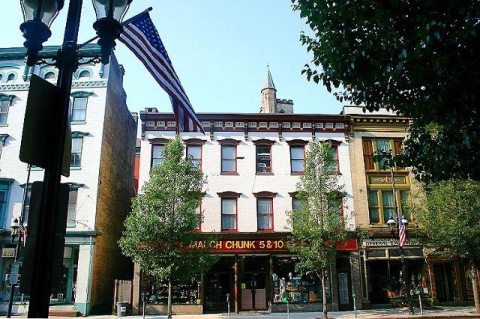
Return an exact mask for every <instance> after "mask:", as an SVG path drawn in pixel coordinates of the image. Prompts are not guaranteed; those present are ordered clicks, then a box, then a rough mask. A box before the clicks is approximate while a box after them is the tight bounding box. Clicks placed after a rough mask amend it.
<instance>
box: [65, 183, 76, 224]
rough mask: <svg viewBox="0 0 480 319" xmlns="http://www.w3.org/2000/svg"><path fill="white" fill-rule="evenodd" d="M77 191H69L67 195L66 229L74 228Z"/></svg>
mask: <svg viewBox="0 0 480 319" xmlns="http://www.w3.org/2000/svg"><path fill="white" fill-rule="evenodd" d="M77 195H78V191H77V190H71V191H70V193H69V194H68V211H67V227H75V225H76V224H75V219H76V217H77Z"/></svg>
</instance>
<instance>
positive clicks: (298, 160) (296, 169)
mask: <svg viewBox="0 0 480 319" xmlns="http://www.w3.org/2000/svg"><path fill="white" fill-rule="evenodd" d="M290 167H291V172H292V173H303V170H304V167H305V146H304V145H292V146H290Z"/></svg>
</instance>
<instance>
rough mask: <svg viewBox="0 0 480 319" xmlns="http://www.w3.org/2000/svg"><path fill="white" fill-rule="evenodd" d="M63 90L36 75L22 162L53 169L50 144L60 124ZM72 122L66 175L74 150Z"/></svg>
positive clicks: (65, 158)
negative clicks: (61, 93)
mask: <svg viewBox="0 0 480 319" xmlns="http://www.w3.org/2000/svg"><path fill="white" fill-rule="evenodd" d="M58 101H59V92H58V89H57V87H56V86H55V85H54V84H52V83H50V82H48V81H47V80H44V79H42V78H41V77H39V76H37V75H35V74H32V77H31V79H30V89H29V91H28V99H27V108H26V110H25V119H24V121H23V134H22V143H21V146H20V160H21V161H22V162H25V163H28V164H31V165H35V166H38V167H42V168H45V169H46V168H50V166H51V165H52V164H53V163H48V154H49V153H50V145H51V143H52V141H54V140H55V138H54V137H53V136H52V134H53V132H54V131H55V129H54V128H55V127H58V126H59V125H60V122H59V121H60V119H59V118H58V117H59V116H58V115H59V114H61V110H59V108H60V107H63V105H60V103H59V102H58ZM71 144H72V141H71V132H70V124H68V125H67V133H66V135H65V150H64V155H63V165H62V171H61V172H60V173H61V174H62V175H63V176H66V177H68V176H70V153H71V149H72V146H71Z"/></svg>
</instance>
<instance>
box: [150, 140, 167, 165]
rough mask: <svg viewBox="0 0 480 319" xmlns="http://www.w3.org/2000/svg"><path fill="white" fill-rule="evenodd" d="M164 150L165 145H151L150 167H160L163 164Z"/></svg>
mask: <svg viewBox="0 0 480 319" xmlns="http://www.w3.org/2000/svg"><path fill="white" fill-rule="evenodd" d="M164 149H165V144H153V145H152V167H153V166H155V165H160V164H162V162H163V158H164V157H163V150H164Z"/></svg>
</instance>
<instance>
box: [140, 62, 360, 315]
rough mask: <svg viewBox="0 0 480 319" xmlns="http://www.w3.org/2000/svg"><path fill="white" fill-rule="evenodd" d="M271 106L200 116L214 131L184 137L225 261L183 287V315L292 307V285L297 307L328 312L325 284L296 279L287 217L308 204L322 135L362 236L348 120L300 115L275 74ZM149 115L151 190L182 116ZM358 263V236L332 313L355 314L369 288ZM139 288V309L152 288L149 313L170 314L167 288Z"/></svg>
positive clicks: (348, 250)
mask: <svg viewBox="0 0 480 319" xmlns="http://www.w3.org/2000/svg"><path fill="white" fill-rule="evenodd" d="M261 101H262V104H261V107H260V113H253V114H247V113H216V114H198V116H199V119H200V120H201V121H202V124H203V127H204V129H205V131H206V134H205V135H203V134H200V133H181V134H180V138H181V139H182V141H183V142H184V144H185V146H186V153H187V155H188V156H191V157H192V158H193V159H194V161H195V162H196V163H197V164H198V167H199V168H200V169H201V170H202V171H203V173H204V174H205V175H206V177H207V184H206V185H205V186H204V196H203V198H202V202H201V207H200V208H199V211H200V212H201V214H202V217H203V222H202V224H201V225H200V229H199V230H200V231H201V232H205V233H208V234H212V233H214V234H217V235H218V236H219V241H218V242H217V243H216V246H215V249H214V251H213V253H215V254H218V255H219V256H220V259H219V261H218V263H217V264H216V265H215V266H214V267H213V268H212V269H211V270H210V271H209V272H207V273H205V274H199V276H198V278H195V279H194V280H192V282H191V283H189V284H182V285H181V286H178V287H177V288H175V289H174V291H175V294H174V312H177V313H182V312H183V313H202V312H223V311H226V309H227V303H226V295H227V294H229V295H230V297H231V299H230V300H231V307H232V311H243V310H267V309H271V310H272V311H285V310H286V303H285V299H284V298H283V297H282V294H281V290H282V289H281V288H282V286H283V287H286V286H288V287H290V288H291V289H290V288H289V291H290V294H291V296H290V299H291V300H290V302H291V303H292V309H293V308H295V309H297V310H319V309H320V308H321V289H320V283H319V281H318V279H316V278H313V277H311V276H306V275H305V274H300V273H296V272H295V256H293V255H292V254H290V252H289V251H288V249H286V246H285V240H286V239H287V236H288V234H289V228H288V223H287V214H286V212H288V211H291V210H292V208H293V207H295V205H296V204H297V203H298V201H296V199H295V194H296V184H297V183H298V181H299V176H300V175H301V174H302V173H303V164H304V160H305V151H306V150H307V149H308V143H309V142H310V141H312V140H314V139H315V140H320V141H329V142H330V143H331V144H332V146H333V147H334V149H335V155H336V158H337V163H336V165H337V171H338V174H339V176H340V179H341V183H343V185H344V186H345V190H346V192H347V195H346V196H345V198H344V199H343V201H342V205H341V206H342V209H341V212H339V213H341V214H343V217H344V219H345V225H346V228H347V229H348V230H350V231H353V230H355V216H354V214H353V211H354V209H353V199H352V185H351V178H350V160H349V150H348V134H347V133H348V128H347V124H348V122H347V120H346V118H345V117H344V116H341V115H322V114H295V113H294V112H293V102H292V101H291V100H282V99H277V97H276V89H275V86H274V84H273V80H272V76H271V74H270V71H269V70H267V77H266V82H265V87H264V88H263V89H262V90H261ZM140 119H141V123H142V140H141V150H142V151H141V156H140V182H139V183H140V188H141V186H142V185H143V184H144V183H145V182H146V181H147V180H148V179H149V171H150V168H151V167H152V165H155V164H156V163H158V162H160V161H161V156H162V155H161V152H162V148H163V147H164V145H165V144H166V143H167V142H168V141H169V140H170V139H173V138H174V137H175V134H176V129H175V119H174V117H173V114H170V113H159V112H158V111H157V109H156V108H146V109H145V111H142V112H140ZM347 246H348V247H347ZM358 260H359V259H358V252H357V245H356V241H355V240H353V241H352V242H350V245H346V247H345V248H344V250H340V251H339V253H338V259H337V262H336V263H334V264H333V265H332V266H331V271H330V280H329V281H328V283H329V288H328V298H329V303H330V307H331V308H332V309H353V300H352V297H351V292H352V289H355V290H359V289H360V287H359V282H360V280H359V278H360V277H359V276H360V275H359V273H358V269H359V267H358ZM135 274H136V276H139V275H140V272H139V271H138V270H137V271H136V272H135ZM135 282H136V285H135V287H134V290H135V292H136V293H134V295H136V297H134V308H135V307H138V306H139V295H140V291H141V290H144V291H145V292H146V294H147V296H148V300H149V302H148V305H147V313H161V312H164V311H165V301H166V299H165V298H166V295H165V293H166V290H165V287H164V285H163V284H162V283H161V282H158V281H156V280H154V279H148V280H143V285H144V287H140V286H141V284H140V280H139V278H137V280H136V281H135ZM352 287H353V288H352Z"/></svg>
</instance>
